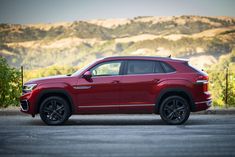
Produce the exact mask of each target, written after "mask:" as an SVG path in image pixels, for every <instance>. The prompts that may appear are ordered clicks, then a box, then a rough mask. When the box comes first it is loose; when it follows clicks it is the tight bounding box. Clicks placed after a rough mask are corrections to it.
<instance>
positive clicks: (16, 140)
mask: <svg viewBox="0 0 235 157" xmlns="http://www.w3.org/2000/svg"><path fill="white" fill-rule="evenodd" d="M0 156H1V157H2V156H4V157H7V156H22V157H27V156H38V157H43V156H65V157H68V156H76V157H97V156H100V157H117V156H118V157H119V156H120V157H131V156H133V157H140V156H141V157H150V156H151V157H158V156H167V157H171V156H174V157H175V156H178V157H184V156H185V157H194V156H195V157H198V156H205V157H209V156H211V157H212V156H213V157H216V156H221V157H226V156H235V115H191V117H190V119H189V120H188V122H187V123H186V124H185V125H180V126H169V125H165V124H164V123H163V122H162V121H161V119H160V117H159V116H157V115H104V116H103V115H99V116H98V115H85V116H72V117H71V119H70V120H69V121H68V122H67V123H66V124H65V125H63V126H46V125H44V123H42V122H41V120H40V119H39V117H38V116H37V117H36V118H34V119H33V118H32V117H30V116H22V115H17V116H12V115H10V116H4V115H0Z"/></svg>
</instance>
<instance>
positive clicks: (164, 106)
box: [160, 96, 190, 125]
mask: <svg viewBox="0 0 235 157" xmlns="http://www.w3.org/2000/svg"><path fill="white" fill-rule="evenodd" d="M189 115H190V108H189V103H188V101H187V100H185V99H184V98H182V97H180V96H169V97H167V98H166V99H165V100H163V102H162V103H161V106H160V116H161V119H162V120H163V121H164V122H165V123H167V124H171V125H179V124H183V123H184V122H186V121H187V120H188V118H189Z"/></svg>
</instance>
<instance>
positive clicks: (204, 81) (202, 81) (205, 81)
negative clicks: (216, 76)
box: [196, 80, 208, 84]
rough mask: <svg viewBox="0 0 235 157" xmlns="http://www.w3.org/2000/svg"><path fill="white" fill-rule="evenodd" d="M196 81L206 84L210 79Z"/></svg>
mask: <svg viewBox="0 0 235 157" xmlns="http://www.w3.org/2000/svg"><path fill="white" fill-rule="evenodd" d="M196 83H203V84H206V83H208V81H207V80H197V81H196Z"/></svg>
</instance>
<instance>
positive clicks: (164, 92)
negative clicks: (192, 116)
mask: <svg viewBox="0 0 235 157" xmlns="http://www.w3.org/2000/svg"><path fill="white" fill-rule="evenodd" d="M170 92H171V93H172V92H174V93H184V94H186V96H187V97H188V98H189V104H190V108H191V110H192V111H194V110H195V103H194V101H193V96H192V94H191V92H190V91H188V90H187V89H186V88H180V87H179V88H178V87H177V88H165V89H162V90H161V91H160V93H159V94H158V96H157V98H156V104H155V113H159V109H160V105H161V104H160V103H161V101H162V98H163V97H164V95H165V94H167V93H170Z"/></svg>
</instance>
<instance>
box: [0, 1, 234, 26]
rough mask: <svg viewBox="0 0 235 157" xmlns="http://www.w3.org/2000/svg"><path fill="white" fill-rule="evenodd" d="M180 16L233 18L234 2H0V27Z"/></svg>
mask: <svg viewBox="0 0 235 157" xmlns="http://www.w3.org/2000/svg"><path fill="white" fill-rule="evenodd" d="M180 15H200V16H233V17H234V16H235V0H0V23H18V24H32V23H55V22H72V21H75V20H90V19H108V18H133V17H136V16H180Z"/></svg>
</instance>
